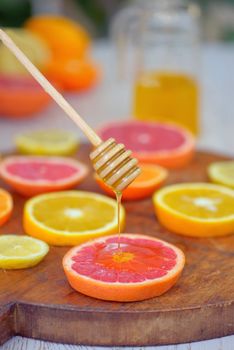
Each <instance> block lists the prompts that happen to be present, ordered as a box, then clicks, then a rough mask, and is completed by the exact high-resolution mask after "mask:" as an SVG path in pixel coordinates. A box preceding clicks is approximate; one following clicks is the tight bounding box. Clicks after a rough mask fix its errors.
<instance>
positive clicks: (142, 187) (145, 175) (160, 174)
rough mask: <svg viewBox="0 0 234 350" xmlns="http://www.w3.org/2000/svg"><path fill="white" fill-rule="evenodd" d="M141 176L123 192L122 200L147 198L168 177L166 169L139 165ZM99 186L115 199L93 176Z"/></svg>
mask: <svg viewBox="0 0 234 350" xmlns="http://www.w3.org/2000/svg"><path fill="white" fill-rule="evenodd" d="M139 165H140V168H141V174H140V175H139V176H138V177H137V178H136V179H135V180H134V181H133V182H132V183H131V184H130V185H129V186H128V187H127V188H126V189H125V190H124V191H123V195H122V199H123V200H139V199H143V198H146V197H149V196H151V195H152V194H153V192H154V191H155V190H156V189H157V188H159V187H160V186H161V185H162V184H163V183H164V181H165V180H166V178H167V176H168V172H167V170H166V169H164V168H163V167H161V166H159V165H155V164H146V163H141V164H139ZM94 176H95V179H96V181H97V183H98V184H99V186H100V187H101V188H102V189H103V190H104V191H105V192H106V193H107V194H109V195H110V196H111V197H114V198H115V192H114V191H113V190H112V188H111V187H109V186H107V185H106V184H105V183H104V182H103V181H102V179H100V177H99V176H98V175H97V174H95V175H94Z"/></svg>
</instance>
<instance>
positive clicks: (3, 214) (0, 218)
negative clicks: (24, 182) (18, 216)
mask: <svg viewBox="0 0 234 350" xmlns="http://www.w3.org/2000/svg"><path fill="white" fill-rule="evenodd" d="M12 210H13V200H12V197H11V195H10V193H8V192H7V191H5V190H3V189H2V188H0V226H2V225H3V224H5V222H6V221H7V220H8V219H9V218H10V216H11V213H12Z"/></svg>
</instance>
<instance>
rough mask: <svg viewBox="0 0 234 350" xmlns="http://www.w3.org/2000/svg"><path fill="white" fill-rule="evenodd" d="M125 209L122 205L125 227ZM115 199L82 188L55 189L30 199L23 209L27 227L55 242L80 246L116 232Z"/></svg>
mask: <svg viewBox="0 0 234 350" xmlns="http://www.w3.org/2000/svg"><path fill="white" fill-rule="evenodd" d="M124 222H125V212H124V209H123V207H121V213H120V223H121V227H123V225H124ZM117 226H118V225H117V205H116V201H115V200H113V199H111V198H108V197H106V196H103V195H100V194H97V193H93V192H83V191H65V192H54V193H49V194H44V195H40V196H36V197H34V198H32V199H30V200H29V201H28V202H27V203H26V205H25V208H24V229H25V232H26V233H27V234H29V235H30V236H33V237H36V238H39V239H42V240H43V241H45V242H47V243H49V244H53V245H77V244H80V243H82V242H85V241H87V240H89V239H92V238H96V237H99V236H104V235H108V234H112V233H116V232H117Z"/></svg>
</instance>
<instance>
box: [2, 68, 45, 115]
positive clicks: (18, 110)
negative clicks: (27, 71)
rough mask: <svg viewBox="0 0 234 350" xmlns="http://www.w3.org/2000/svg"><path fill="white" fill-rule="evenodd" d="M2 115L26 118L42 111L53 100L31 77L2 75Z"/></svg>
mask: <svg viewBox="0 0 234 350" xmlns="http://www.w3.org/2000/svg"><path fill="white" fill-rule="evenodd" d="M0 101H1V103H0V114H1V116H4V117H6V116H7V117H12V118H26V117H30V116H31V115H32V114H34V113H37V112H39V111H41V110H42V109H43V108H45V107H46V106H47V105H48V104H49V103H50V102H51V98H50V97H49V95H47V93H46V92H45V91H44V90H43V89H42V87H41V86H40V85H39V84H38V83H37V82H36V81H35V80H34V79H33V78H31V77H28V76H26V77H25V76H19V75H18V76H17V75H13V76H11V75H9V76H8V75H6V74H0Z"/></svg>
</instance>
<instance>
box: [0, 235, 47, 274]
mask: <svg viewBox="0 0 234 350" xmlns="http://www.w3.org/2000/svg"><path fill="white" fill-rule="evenodd" d="M14 238H15V239H16V240H20V241H21V242H23V241H28V242H30V241H32V242H33V243H34V244H35V243H36V244H37V245H38V247H39V250H38V252H37V253H30V254H28V255H24V256H20V257H19V256H13V255H12V256H4V255H2V254H0V268H2V269H11V270H16V269H24V268H28V267H33V266H35V265H37V264H38V263H39V262H40V261H41V260H42V259H44V257H45V256H46V254H47V253H48V252H49V246H48V244H46V243H45V242H43V241H41V240H39V239H36V238H31V237H28V236H23V235H9V234H8V235H2V236H0V243H1V241H3V240H9V239H14Z"/></svg>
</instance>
